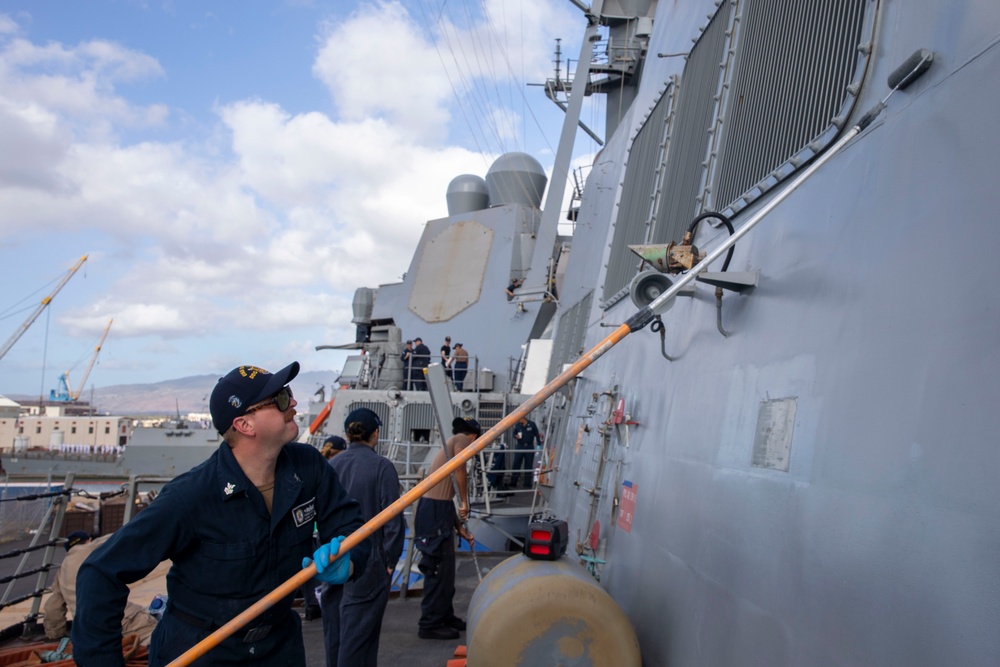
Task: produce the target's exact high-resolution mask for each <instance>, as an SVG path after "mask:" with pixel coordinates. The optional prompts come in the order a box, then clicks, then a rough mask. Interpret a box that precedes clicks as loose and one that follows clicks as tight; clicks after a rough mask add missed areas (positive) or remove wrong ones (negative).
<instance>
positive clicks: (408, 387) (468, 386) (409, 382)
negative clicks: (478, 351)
mask: <svg viewBox="0 0 1000 667" xmlns="http://www.w3.org/2000/svg"><path fill="white" fill-rule="evenodd" d="M432 361H433V357H432ZM467 363H468V367H467V368H466V369H465V376H464V377H463V379H462V388H461V389H458V388H457V387H456V385H455V379H454V372H455V369H454V367H452V368H448V369H446V371H445V373H446V378H447V381H448V390H449V391H452V392H459V391H461V392H479V391H481V390H485V391H494V389H493V388H492V387H486V386H484V385H483V383H482V377H481V376H480V373H479V357H478V356H476V355H469V361H468V362H467ZM483 370H489V369H485V368H484V369H483ZM414 382H420V380H418V379H416V378H414V379H411V378H410V366H409V365H405V366H403V387H402V389H403V391H423V390H424V389H418V388H417V387H416V386H415V385H414Z"/></svg>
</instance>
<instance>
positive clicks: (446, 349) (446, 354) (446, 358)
mask: <svg viewBox="0 0 1000 667" xmlns="http://www.w3.org/2000/svg"><path fill="white" fill-rule="evenodd" d="M451 361H452V359H451V336H445V337H444V345H442V346H441V365H442V366H444V374H445V376H446V377H449V378H450V377H451Z"/></svg>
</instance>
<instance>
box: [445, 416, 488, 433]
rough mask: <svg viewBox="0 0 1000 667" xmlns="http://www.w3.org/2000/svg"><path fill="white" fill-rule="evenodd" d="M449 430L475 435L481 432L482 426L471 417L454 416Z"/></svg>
mask: <svg viewBox="0 0 1000 667" xmlns="http://www.w3.org/2000/svg"><path fill="white" fill-rule="evenodd" d="M451 430H452V432H453V433H467V434H469V435H474V436H476V437H479V436H481V435H482V434H483V427H482V426H480V425H479V422H477V421H476V420H475V419H471V418H470V419H464V418H462V417H455V418H454V419H453V420H452V421H451Z"/></svg>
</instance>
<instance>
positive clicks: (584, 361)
mask: <svg viewBox="0 0 1000 667" xmlns="http://www.w3.org/2000/svg"><path fill="white" fill-rule="evenodd" d="M643 310H644V311H646V310H648V309H643ZM640 312H643V311H640ZM634 319H635V318H633V320H634ZM651 319H652V315H650V316H649V320H651ZM633 320H630V322H632V321H633ZM649 320H647V322H648V321H649ZM633 326H634V324H633ZM642 326H644V323H643V325H642ZM639 328H641V326H637V327H636V329H633V328H632V327H631V326H630V324H629V322H626V323H625V324H622V325H621V326H619V327H618V328H617V329H615V330H614V331H612V332H611V333H610V334H609V335H608V336H607V337H606V338H605V339H604V340H603V341H601V342H600V343H598V344H597V345H596V346H594V348H593V349H591V350H590V351H589V352H587V353H586V354H584V355H583V356H582V357H580V358H579V359H577V361H576V362H575V363H573V364H572V365H571V366H570V367H569V368H567V369H566V370H564V371H563V372H562V373H560V374H559V375H558V376H557V377H555V378H554V379H553V380H552V381H551V382H549V383H548V384H547V385H545V386H544V387H542V388H541V389H540V390H539V391H538V393H536V394H535V395H534V396H532V397H531V398H529V399H528V400H527V401H525V402H524V403H522V404H521V405H520V406H519V407H518V408H517V409H516V410H514V411H513V412H511V413H510V414H509V415H507V416H506V417H504V418H503V419H501V420H500V421H499V422H497V424H496V425H495V426H494V427H493V428H491V429H490V430H488V431H486V433H483V434H482V435H481V436H479V437H478V438H477V439H476V440H475V441H473V443H472V444H471V445H469V446H468V447H466V448H465V449H463V450H462V451H461V452H459V453H458V454H456V455H455V456H454V457H453V458H452V459H450V460H449V461H448V462H447V463H446V464H445V465H443V466H441V467H440V468H438V469H437V470H435V471H434V472H433V473H431V474H430V475H428V476H427V477H426V478H425V479H424V480H423V481H422V482H420V483H419V484H417V485H416V486H414V487H413V488H412V489H410V490H409V491H407V492H406V493H405V494H403V495H402V496H401V497H400V498H399V500H397V501H396V502H394V503H393V504H391V505H389V506H388V507H386V508H385V509H384V510H382V511H381V512H379V513H378V514H377V515H375V516H374V517H372V518H371V520H370V521H368V523H366V524H365V525H363V526H361V528H359V529H357V530H356V531H354V532H353V533H351V534H350V535H348V536H347V538H346V539H345V540H344V541H343V542H342V543H341V545H340V552H338V554H337V556H334V557H333V558H336V557H338V556H340V555H342V554H345V553H347V552H348V551H350V550H351V549H353V548H354V547H356V546H358V544H360V543H361V542H363V541H364V540H365V539H367V538H368V537H370V536H371V535H373V534H374V533H375V531H376V530H378V529H379V528H381V527H382V526H384V525H385V524H387V523H388V522H389V520H390V519H392V518H394V517H396V516H397V515H399V514H401V513H402V512H403V510H404V509H406V508H407V507H409V506H410V505H412V504H413V503H414V502H416V500H417V498H420V497H421V496H422V495H424V494H425V493H427V492H428V491H430V490H431V489H432V488H434V487H435V486H437V485H438V484H439V483H440V482H442V481H443V480H445V479H447V478H448V476H449V475H451V474H452V473H453V472H454V471H456V470H458V468H459V467H461V466H464V465H465V464H466V463H467V462H468V461H469V460H470V459H471V458H472V457H474V456H475V455H476V454H478V453H479V452H481V451H482V450H483V449H484V448H486V446H487V445H489V444H490V443H491V442H493V441H494V440H496V439H497V438H498V437H500V435H501V434H502V433H503V432H504V431H506V430H507V429H509V428H511V427H512V426H514V424H516V423H517V422H518V421H520V419H521V417H522V416H526V415H528V414H529V413H530V412H531V411H532V410H534V409H535V408H536V407H538V406H539V405H541V404H542V403H544V402H545V400H546V399H547V398H548V397H549V396H552V394H554V393H556V392H557V391H558V390H559V389H560V388H562V387H563V386H565V385H566V384H567V383H568V382H569V381H570V380H572V379H573V378H575V377H576V376H577V375H579V374H580V373H581V372H583V370H584V369H585V368H587V367H588V366H590V365H591V364H592V363H594V362H595V361H597V360H598V359H599V358H600V357H602V356H603V355H604V353H605V352H607V351H608V350H610V349H611V348H612V347H614V346H615V345H617V344H618V343H619V342H620V341H621V340H622V339H623V338H625V336H627V335H629V334H630V333H632V331H633V330H637V329H639ZM315 576H316V565H315V564H313V565H310V566H309V567H307V568H305V569H303V570H302V571H301V572H299V573H298V574H296V575H295V576H293V577H291V578H290V579H288V580H287V581H285V582H284V583H283V584H281V585H280V586H278V587H277V588H275V589H274V590H273V591H271V592H270V593H268V594H267V595H265V596H264V597H263V598H261V599H260V600H258V601H257V602H255V603H254V604H253V605H251V606H250V607H247V609H246V610H245V611H243V612H242V613H241V614H239V615H237V616H235V617H234V618H233V619H232V620H231V621H229V622H228V623H226V624H225V625H223V626H222V627H221V628H219V629H218V630H216V631H215V632H213V633H212V634H210V635H209V636H208V637H205V638H204V639H203V640H201V641H200V642H198V643H197V644H196V645H195V646H193V647H192V648H190V649H189V650H187V651H186V652H185V653H183V654H181V655H180V656H178V657H177V658H176V659H175V660H174V661H173V662H171V663H170V664H169V665H168V667H183V666H184V665H190V664H191V663H192V662H194V661H195V660H197V659H198V658H200V657H202V656H204V655H205V654H206V653H208V652H209V651H210V650H212V649H213V648H215V647H216V646H218V645H219V644H221V643H222V642H223V641H224V640H225V639H226V638H227V637H229V636H230V635H232V634H233V633H234V632H236V631H237V630H239V629H240V628H242V627H243V626H245V625H246V624H247V623H249V622H250V621H252V620H253V619H255V618H257V616H259V615H260V614H262V613H264V612H265V611H267V610H268V609H270V608H271V607H273V606H274V605H275V604H277V603H278V602H279V601H280V600H282V599H284V598H286V597H287V596H289V595H292V594H293V593H294V592H295V591H296V590H297V589H299V588H300V587H301V586H302V585H304V584H305V583H306V582H308V581H309V580H310V579H312V578H313V577H315Z"/></svg>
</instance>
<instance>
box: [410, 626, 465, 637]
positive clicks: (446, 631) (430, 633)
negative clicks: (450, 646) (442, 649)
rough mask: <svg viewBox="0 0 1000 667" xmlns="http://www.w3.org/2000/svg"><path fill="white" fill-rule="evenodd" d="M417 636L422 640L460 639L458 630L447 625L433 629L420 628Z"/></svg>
mask: <svg viewBox="0 0 1000 667" xmlns="http://www.w3.org/2000/svg"><path fill="white" fill-rule="evenodd" d="M417 635H418V636H419V637H420V638H421V639H458V630H456V629H455V628H449V627H448V626H446V625H438V626H435V627H433V628H420V630H418V631H417Z"/></svg>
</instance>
